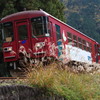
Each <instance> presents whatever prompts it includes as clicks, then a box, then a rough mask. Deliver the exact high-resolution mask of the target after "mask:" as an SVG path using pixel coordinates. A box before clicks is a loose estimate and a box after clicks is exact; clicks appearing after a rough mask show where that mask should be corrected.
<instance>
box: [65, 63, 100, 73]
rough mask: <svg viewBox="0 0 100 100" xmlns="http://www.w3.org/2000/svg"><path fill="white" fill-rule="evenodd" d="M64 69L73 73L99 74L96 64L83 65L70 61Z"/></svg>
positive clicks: (98, 67) (99, 70)
mask: <svg viewBox="0 0 100 100" xmlns="http://www.w3.org/2000/svg"><path fill="white" fill-rule="evenodd" d="M64 67H65V69H68V70H70V71H73V72H75V73H92V74H94V73H100V64H97V63H91V64H89V63H83V62H76V61H70V62H68V63H67V64H66V65H65V66H64Z"/></svg>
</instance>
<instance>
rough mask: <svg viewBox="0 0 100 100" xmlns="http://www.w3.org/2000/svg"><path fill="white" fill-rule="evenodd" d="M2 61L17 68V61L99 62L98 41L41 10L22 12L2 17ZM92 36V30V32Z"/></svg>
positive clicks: (99, 45) (99, 48)
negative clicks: (52, 59)
mask: <svg viewBox="0 0 100 100" xmlns="http://www.w3.org/2000/svg"><path fill="white" fill-rule="evenodd" d="M0 27H1V28H2V40H3V47H2V48H3V57H4V62H7V63H8V64H9V67H13V68H15V69H16V67H17V64H19V63H20V61H22V60H23V61H24V62H31V63H36V62H38V61H37V60H38V59H39V60H40V61H42V60H43V61H47V60H49V59H51V58H55V59H59V60H61V61H62V62H64V63H66V62H68V61H70V60H73V61H80V62H88V63H91V62H97V63H100V44H99V43H98V42H96V41H95V40H93V39H91V38H90V37H88V36H86V35H84V34H83V33H82V32H80V31H78V30H76V29H75V28H73V27H71V26H69V25H67V24H65V23H64V22H62V21H60V20H59V19H57V18H55V17H53V16H52V15H50V14H48V13H46V12H45V11H42V10H34V11H23V12H18V13H15V14H11V15H9V16H6V17H4V18H2V19H1V21H0ZM91 35H92V33H91Z"/></svg>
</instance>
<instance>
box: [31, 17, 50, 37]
mask: <svg viewBox="0 0 100 100" xmlns="http://www.w3.org/2000/svg"><path fill="white" fill-rule="evenodd" d="M31 21H32V36H33V37H43V36H46V34H47V33H48V32H47V17H44V16H41V17H35V18H32V19H31Z"/></svg>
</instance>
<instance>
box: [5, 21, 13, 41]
mask: <svg viewBox="0 0 100 100" xmlns="http://www.w3.org/2000/svg"><path fill="white" fill-rule="evenodd" d="M3 34H4V36H3V38H4V41H5V42H11V41H13V37H14V34H13V24H12V23H11V22H7V23H3Z"/></svg>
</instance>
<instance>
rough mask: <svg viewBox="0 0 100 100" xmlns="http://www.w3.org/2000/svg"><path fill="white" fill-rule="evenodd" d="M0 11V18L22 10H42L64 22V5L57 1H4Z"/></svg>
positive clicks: (0, 3) (0, 4)
mask: <svg viewBox="0 0 100 100" xmlns="http://www.w3.org/2000/svg"><path fill="white" fill-rule="evenodd" d="M0 1H1V0H0ZM2 5H3V6H2ZM0 9H1V11H0V12H1V17H4V16H6V15H9V14H12V13H15V12H19V11H23V10H39V9H43V10H44V11H47V12H48V13H50V14H52V15H53V16H55V17H57V18H59V19H60V20H62V21H65V18H64V11H63V10H64V5H63V3H61V2H60V1H59V0H49V1H47V0H9V1H7V0H4V1H1V2H0Z"/></svg>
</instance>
